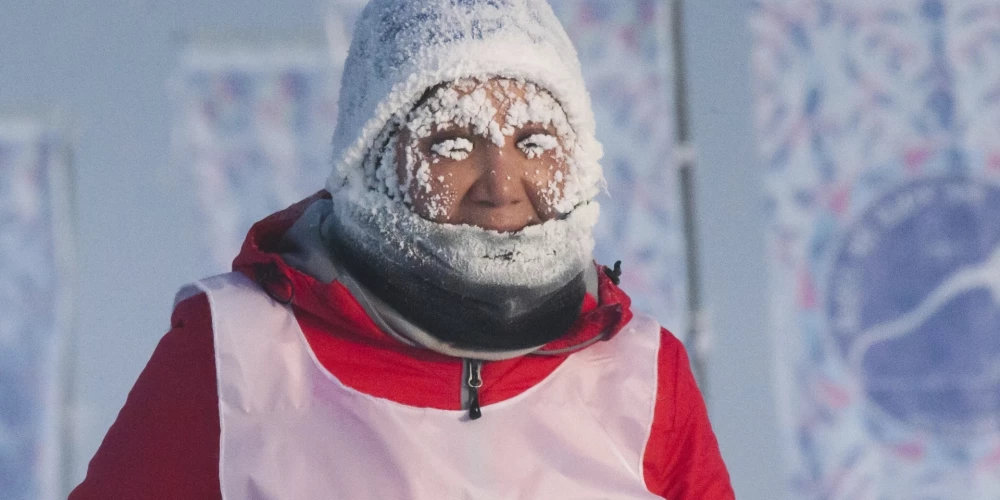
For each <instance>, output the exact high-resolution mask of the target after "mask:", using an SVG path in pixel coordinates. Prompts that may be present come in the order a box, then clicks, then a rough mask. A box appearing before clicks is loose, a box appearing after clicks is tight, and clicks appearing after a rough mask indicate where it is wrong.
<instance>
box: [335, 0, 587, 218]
mask: <svg viewBox="0 0 1000 500" xmlns="http://www.w3.org/2000/svg"><path fill="white" fill-rule="evenodd" d="M484 76H500V77H508V78H511V79H515V80H523V81H527V82H533V83H535V84H537V85H539V86H540V87H542V88H544V89H546V90H548V91H549V92H551V94H552V95H553V96H554V97H555V99H556V100H557V101H558V102H559V104H560V105H561V108H562V109H563V110H564V111H565V113H566V117H567V120H568V123H569V126H570V127H571V128H572V130H573V131H574V132H575V134H576V136H577V147H576V149H577V151H576V152H575V154H574V156H575V157H576V160H577V161H578V163H579V173H578V176H577V177H576V179H575V182H576V184H577V185H578V186H579V193H575V194H574V196H572V197H573V198H576V199H578V200H589V199H591V198H593V197H594V196H595V195H596V194H597V193H598V191H599V188H600V185H601V183H602V174H601V167H600V163H599V160H600V158H601V154H602V152H601V145H600V144H599V143H598V142H597V139H596V137H595V124H594V116H593V111H592V110H591V103H590V96H589V95H588V94H587V90H586V88H585V86H584V82H583V76H582V73H581V71H580V64H579V61H578V59H577V55H576V51H575V49H574V48H573V45H572V43H571V42H570V40H569V37H568V36H567V35H566V32H565V30H563V28H562V26H561V25H560V24H559V21H558V19H557V18H556V17H555V14H554V13H553V12H552V9H551V7H549V5H548V4H547V3H546V2H545V1H544V0H422V1H420V2H414V1H408V0H373V1H372V2H370V3H369V4H368V6H367V7H366V8H365V10H364V12H363V13H362V16H361V19H360V20H359V22H358V25H357V28H356V30H355V37H354V39H353V41H352V44H351V48H350V51H349V54H348V57H347V62H346V66H345V69H344V80H343V85H342V86H341V94H340V114H339V119H338V125H337V130H336V132H335V133H334V138H333V152H334V171H333V173H332V174H331V176H330V178H329V180H328V182H327V188H328V190H329V191H330V192H331V193H333V194H334V196H335V197H336V196H337V193H338V191H341V190H343V189H352V190H361V189H366V188H368V187H369V185H368V183H367V182H366V181H365V179H364V173H365V168H363V167H362V163H363V162H364V159H365V157H366V156H367V155H368V153H369V151H370V149H371V148H373V147H380V146H381V144H378V145H376V142H377V140H376V139H377V138H378V136H379V134H380V133H381V132H382V131H383V130H384V129H385V128H386V125H387V124H389V123H390V120H392V119H393V116H395V115H397V114H398V113H399V112H400V111H401V110H410V109H412V108H413V106H414V105H415V104H416V102H417V101H418V100H419V99H420V97H421V96H422V95H423V93H424V92H425V91H426V90H427V89H429V88H431V87H433V86H435V85H437V84H439V83H442V82H450V81H457V80H460V79H463V78H472V77H484ZM481 97H482V98H484V99H485V95H482V96H481ZM487 101H488V99H487Z"/></svg>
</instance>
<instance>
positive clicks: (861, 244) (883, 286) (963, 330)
mask: <svg viewBox="0 0 1000 500" xmlns="http://www.w3.org/2000/svg"><path fill="white" fill-rule="evenodd" d="M828 292H829V293H828V296H827V315H828V321H829V324H830V329H831V331H832V333H833V336H834V338H835V341H836V343H837V345H838V347H839V348H840V352H841V353H842V354H843V356H844V360H845V361H846V363H847V365H848V367H849V369H850V370H851V371H852V372H854V373H856V374H858V375H859V377H860V379H861V381H862V385H863V388H864V390H865V392H866V395H867V397H868V399H869V400H870V401H871V402H873V403H874V404H875V405H877V406H878V407H879V408H881V409H882V410H883V411H885V412H886V413H888V414H889V415H891V416H893V417H895V418H897V419H899V420H901V421H903V422H907V423H910V424H913V425H917V426H920V427H922V428H925V429H928V430H930V431H933V432H935V433H940V434H948V435H965V436H972V435H978V434H982V433H986V432H994V431H997V430H1000V188H998V187H996V186H993V185H990V184H986V183H983V182H979V181H975V180H970V179H957V178H956V179H930V180H921V181H916V182H913V183H910V184H908V185H906V186H904V187H902V188H900V189H898V190H896V191H894V192H892V193H890V194H888V195H886V196H884V197H883V198H881V199H879V200H878V201H877V202H876V203H874V205H872V206H871V207H870V208H869V209H867V211H866V212H864V213H863V214H862V216H861V217H860V218H859V219H858V220H857V221H856V222H855V223H854V224H853V225H852V226H851V227H850V228H849V229H848V231H847V234H846V235H845V237H844V239H843V242H842V245H841V246H840V248H839V249H838V251H837V254H836V255H835V256H834V260H833V267H832V273H831V275H830V280H829V288H828Z"/></svg>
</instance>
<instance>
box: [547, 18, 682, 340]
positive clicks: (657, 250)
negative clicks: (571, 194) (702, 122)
mask: <svg viewBox="0 0 1000 500" xmlns="http://www.w3.org/2000/svg"><path fill="white" fill-rule="evenodd" d="M549 3H550V4H551V5H552V7H553V9H555V11H556V14H557V15H558V16H559V18H560V20H561V21H562V22H563V25H564V26H565V27H566V31H567V32H568V33H569V36H570V38H571V39H572V40H573V44H574V45H575V46H576V49H577V52H578V53H579V55H580V62H581V64H582V65H583V72H584V78H585V79H586V80H587V88H588V89H589V90H590V94H591V98H592V99H593V103H594V113H595V115H596V117H597V136H598V139H599V140H600V141H601V143H602V144H603V145H604V159H603V160H602V161H601V165H602V166H603V167H604V175H605V177H606V178H607V181H608V193H607V194H608V195H607V196H602V197H601V198H600V202H601V222H600V224H599V225H598V227H597V230H596V233H595V235H596V237H597V248H596V257H597V260H598V261H600V262H601V263H604V264H609V265H610V264H612V263H614V262H615V261H617V260H621V261H622V262H623V265H622V269H623V270H624V273H623V275H622V286H623V287H624V288H625V290H627V291H628V292H629V294H630V295H631V296H632V301H633V304H634V306H635V307H636V309H637V310H639V311H642V312H645V313H647V314H652V315H653V316H655V317H656V318H657V319H658V320H659V321H660V322H661V323H662V324H663V325H664V326H666V327H667V328H669V329H670V330H671V331H673V333H675V334H676V335H678V336H682V335H684V333H685V332H686V330H687V324H686V321H687V311H686V307H687V295H686V290H687V289H686V281H685V275H686V274H685V273H686V271H685V258H684V235H683V228H682V224H683V219H682V215H683V214H682V213H681V205H680V203H681V201H680V200H681V198H680V187H679V184H678V181H677V169H676V167H677V164H676V161H675V159H674V143H675V136H674V128H673V120H674V115H673V111H674V108H673V99H672V96H673V88H674V87H673V71H672V61H673V59H672V56H671V43H670V38H671V36H670V11H669V2H664V1H661V0H628V1H623V0H586V1H580V0H550V2H549Z"/></svg>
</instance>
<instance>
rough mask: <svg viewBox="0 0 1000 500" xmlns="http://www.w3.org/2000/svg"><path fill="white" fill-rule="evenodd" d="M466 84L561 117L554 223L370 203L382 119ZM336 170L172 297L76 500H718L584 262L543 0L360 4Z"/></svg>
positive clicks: (381, 200)
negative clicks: (228, 263)
mask: <svg viewBox="0 0 1000 500" xmlns="http://www.w3.org/2000/svg"><path fill="white" fill-rule="evenodd" d="M482 76H486V77H489V76H503V77H511V78H520V79H524V80H527V81H530V82H532V84H538V85H541V86H542V87H544V88H545V89H546V90H547V91H549V92H551V94H552V95H553V96H555V98H556V99H558V101H559V103H560V105H561V107H562V108H563V110H562V111H564V112H565V115H566V117H567V118H568V123H569V125H570V126H571V127H572V129H573V142H572V143H571V144H567V145H566V147H567V148H568V149H569V150H570V151H569V155H570V156H571V157H572V161H571V162H569V163H570V164H571V167H570V169H569V171H568V173H567V178H566V179H565V183H564V185H563V186H561V187H562V188H564V189H566V190H567V191H568V192H569V193H570V195H569V196H570V198H572V199H573V200H574V201H573V203H572V204H571V205H570V210H566V211H563V210H561V209H560V210H558V212H559V213H560V214H562V217H556V218H553V219H551V220H548V221H546V222H544V223H543V224H539V225H536V226H531V227H528V228H526V229H524V230H522V231H518V232H516V233H513V234H508V233H496V232H488V231H486V230H485V229H482V228H478V227H456V226H450V225H445V224H437V223H434V222H431V221H430V220H427V219H422V218H420V217H419V216H417V215H416V214H415V213H413V212H411V211H410V210H409V208H408V207H407V206H406V205H405V204H404V202H403V201H400V200H398V199H395V198H393V197H391V196H386V193H384V192H382V191H381V190H373V189H371V186H372V184H371V182H370V181H371V179H367V178H366V175H370V174H372V171H371V170H370V169H366V167H365V164H366V163H365V162H366V161H368V162H369V164H371V163H378V162H380V161H382V158H376V156H377V155H379V154H382V153H383V151H382V149H381V146H378V147H376V144H374V143H375V139H376V138H377V137H380V136H383V135H385V134H386V133H391V131H389V132H387V129H386V126H387V124H388V123H389V122H390V120H391V119H392V118H393V117H394V116H398V115H399V114H400V113H407V111H408V110H409V109H411V108H412V107H413V105H414V104H415V103H416V102H417V100H418V99H419V98H420V97H421V95H423V94H425V93H426V91H427V90H428V89H430V88H432V87H434V86H436V85H438V84H440V83H445V82H449V81H451V80H454V79H457V78H462V77H482ZM490 119H492V115H491V116H490ZM560 140H562V139H560ZM334 152H335V159H336V160H335V169H334V173H333V175H332V176H331V177H330V180H329V183H328V188H329V191H330V194H327V193H324V192H321V193H319V194H318V195H316V196H314V197H312V198H310V199H307V200H304V201H302V202H301V203H298V204H296V205H294V206H292V207H291V208H289V209H287V210H285V211H282V212H279V213H277V214H274V215H272V216H271V217H269V218H267V219H265V220H263V221H261V222H260V223H258V224H257V225H255V226H254V228H253V229H252V230H251V232H250V234H249V236H248V237H247V240H246V243H245V244H244V247H243V250H242V252H241V254H240V256H239V257H238V258H237V259H236V261H235V262H234V273H232V274H228V275H223V276H220V277H216V278H211V279H209V280H205V281H203V282H199V283H198V284H196V286H194V287H188V288H186V289H185V290H184V291H182V292H181V293H180V294H179V295H178V300H177V304H176V307H175V311H174V315H173V319H172V329H171V331H170V332H169V333H167V335H166V336H165V337H164V339H163V340H162V341H161V343H160V346H159V347H158V348H157V350H156V352H154V354H153V357H152V359H151V360H150V362H149V364H148V365H147V367H146V369H145V370H144V371H143V373H142V375H141V376H140V378H139V380H138V381H137V382H136V385H135V388H134V389H133V390H132V392H131V393H130V395H129V398H128V401H127V402H126V404H125V407H124V408H123V409H122V411H121V413H120V414H119V417H118V420H117V421H116V422H115V424H114V425H113V426H112V428H111V429H110V430H109V432H108V435H107V437H106V438H105V441H104V443H103V444H102V445H101V448H100V449H99V450H98V452H97V454H96V455H95V457H94V459H93V460H92V461H91V464H90V468H89V470H88V474H87V479H86V480H85V481H84V482H83V483H82V484H81V485H80V486H79V487H77V489H76V490H75V491H74V492H73V493H72V494H71V496H70V499H71V500H88V499H107V498H129V499H144V498H184V499H219V498H259V499H277V498H294V499H295V500H311V499H314V498H316V499H318V498H351V499H355V498H357V499H361V498H414V499H431V498H433V499H440V498H498V499H499V498H503V499H515V498H516V499H522V498H524V499H527V498H545V499H551V498H614V499H638V498H656V497H661V498H670V499H671V500H686V499H692V500H693V499H708V500H728V499H732V498H733V492H732V489H731V487H730V485H729V478H728V474H727V472H726V469H725V465H724V464H723V462H722V459H721V457H720V454H719V450H718V446H717V443H716V441H715V437H714V435H713V434H712V430H711V427H710V425H709V423H708V417H707V413H706V410H705V405H704V402H703V401H702V399H701V395H700V393H699V392H698V389H697V386H696V385H695V383H694V379H693V377H692V375H691V371H690V368H689V365H688V361H687V357H686V354H685V352H684V348H683V346H682V345H681V344H680V342H678V341H677V340H676V339H675V338H674V337H673V336H672V335H671V334H670V333H669V332H667V331H665V330H662V329H661V328H660V327H659V326H658V325H656V323H655V322H654V321H653V320H652V319H650V318H646V317H643V316H641V315H634V314H633V312H632V311H631V309H630V308H629V305H630V300H629V298H628V297H627V296H626V295H625V293H624V292H622V291H621V290H620V289H619V288H618V287H617V286H616V282H617V276H618V272H619V271H618V268H617V266H616V269H615V271H610V270H607V269H605V268H600V269H599V270H600V271H601V272H597V271H598V269H596V268H594V267H593V266H592V265H591V263H590V254H591V252H592V248H593V240H592V236H591V229H592V227H593V224H594V222H595V221H596V216H597V206H596V204H595V203H593V202H592V201H591V200H592V197H593V196H594V195H595V194H596V192H597V188H598V184H599V181H600V177H601V175H600V166H599V164H598V163H597V161H598V159H599V158H600V145H599V144H598V143H597V141H596V139H595V138H594V123H593V116H592V112H591V110H590V103H589V98H588V97H587V93H586V90H585V88H584V86H583V79H582V77H581V75H580V68H579V63H578V61H577V59H576V56H575V52H574V51H573V48H572V45H571V44H570V43H569V40H568V38H567V37H566V34H565V32H564V31H563V30H562V28H561V26H559V23H558V21H557V20H556V19H555V16H554V15H553V13H552V11H551V9H550V8H549V7H548V5H547V4H546V3H545V2H544V1H542V0H421V1H419V2H415V1H412V0H372V2H371V3H369V5H368V7H366V9H365V11H364V13H363V14H362V18H361V20H360V21H359V25H358V29H357V35H356V38H355V40H354V41H353V43H352V47H351V50H350V54H349V57H348V61H347V67H346V69H345V79H344V85H343V89H342V92H341V115H340V122H339V124H338V128H337V131H336V133H335V135H334ZM374 160H378V161H374ZM560 172H561V171H560ZM384 175H385V174H384V172H383V176H384ZM393 175H394V172H393ZM383 180H385V179H383ZM331 195H332V196H331ZM456 318H457V321H456ZM470 318H484V319H483V320H482V321H480V320H478V319H477V320H473V319H470ZM494 319H496V321H495V322H492V323H491V321H493V320H494ZM442 325H445V326H442ZM512 325H513V326H512ZM508 327H510V328H509V330H508V329H507V328H508ZM484 332H485V333H486V335H479V334H481V333H484ZM515 334H517V335H521V334H527V336H525V335H522V336H520V337H518V336H517V335H515ZM533 334H534V335H535V336H530V335H533ZM511 339H515V340H516V341H512V340H511Z"/></svg>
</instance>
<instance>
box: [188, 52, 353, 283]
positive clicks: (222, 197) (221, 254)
mask: <svg viewBox="0 0 1000 500" xmlns="http://www.w3.org/2000/svg"><path fill="white" fill-rule="evenodd" d="M177 82H178V88H177V96H176V102H177V106H178V117H177V122H176V123H177V125H176V134H175V141H176V143H175V147H176V148H177V152H176V157H177V158H178V161H179V163H180V164H181V165H183V167H184V168H186V169H189V172H190V176H191V177H192V178H193V184H194V186H195V189H196V192H197V194H198V213H199V215H200V217H201V219H202V220H203V228H204V230H203V233H202V234H203V238H204V242H205V244H206V247H207V251H208V252H209V254H210V258H209V259H207V260H208V262H209V263H208V265H207V267H206V269H204V270H203V271H204V272H206V273H218V272H224V271H226V270H228V269H229V267H230V263H231V262H232V259H233V258H234V257H235V256H236V254H237V253H238V252H239V249H240V246H241V245H242V243H243V238H244V236H246V233H247V231H248V230H249V229H250V226H251V225H252V224H253V223H254V222H256V221H257V220H260V219H262V218H264V217H265V216H267V215H268V214H270V213H272V212H275V211H278V210H280V209H282V208H285V207H287V206H288V205H291V204H292V203H295V202H296V201H299V200H301V199H303V198H305V197H307V196H309V195H311V194H313V193H315V192H316V191H319V190H320V189H322V188H323V186H324V184H325V181H326V177H327V175H328V174H329V172H330V168H331V167H330V138H331V137H332V134H333V127H334V123H335V118H336V114H337V107H336V106H337V91H336V88H337V87H336V85H335V83H334V82H339V73H337V72H336V71H335V70H334V68H333V65H332V64H331V63H330V58H329V56H328V54H327V51H326V50H325V47H323V46H319V47H318V48H317V47H312V48H309V47H292V48H288V47H281V46H277V47H270V48H269V47H263V48H261V47H259V46H258V47H253V46H248V47H247V48H242V49H234V48H212V47H195V48H191V49H189V50H188V51H187V52H186V53H185V54H184V56H183V60H182V66H181V69H180V75H179V78H178V79H177Z"/></svg>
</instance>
